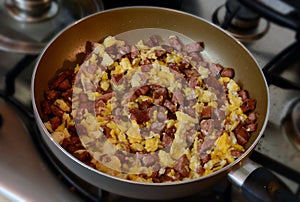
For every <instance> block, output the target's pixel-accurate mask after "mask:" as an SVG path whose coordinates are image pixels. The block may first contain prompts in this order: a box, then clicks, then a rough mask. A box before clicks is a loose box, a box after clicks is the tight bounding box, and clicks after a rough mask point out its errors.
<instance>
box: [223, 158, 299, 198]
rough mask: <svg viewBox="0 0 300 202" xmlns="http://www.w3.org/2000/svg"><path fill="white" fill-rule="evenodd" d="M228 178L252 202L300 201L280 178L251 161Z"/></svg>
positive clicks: (232, 172)
mask: <svg viewBox="0 0 300 202" xmlns="http://www.w3.org/2000/svg"><path fill="white" fill-rule="evenodd" d="M228 178H229V181H230V182H232V184H234V185H237V186H238V187H240V188H241V190H242V192H243V194H244V195H245V197H247V198H248V199H249V200H250V201H261V202H271V201H276V202H284V201H289V202H299V201H300V200H299V199H298V197H297V196H296V195H295V194H294V193H293V192H292V191H291V190H290V189H289V188H288V187H287V186H286V185H285V184H284V183H283V182H282V181H281V180H280V179H279V178H278V177H276V176H275V175H274V174H273V173H272V172H270V171H269V170H268V169H266V168H264V167H262V166H261V165H259V164H257V163H255V162H253V161H251V160H250V159H246V160H245V161H244V162H243V166H242V167H241V168H238V169H235V170H232V171H231V172H230V173H229V174H228Z"/></svg>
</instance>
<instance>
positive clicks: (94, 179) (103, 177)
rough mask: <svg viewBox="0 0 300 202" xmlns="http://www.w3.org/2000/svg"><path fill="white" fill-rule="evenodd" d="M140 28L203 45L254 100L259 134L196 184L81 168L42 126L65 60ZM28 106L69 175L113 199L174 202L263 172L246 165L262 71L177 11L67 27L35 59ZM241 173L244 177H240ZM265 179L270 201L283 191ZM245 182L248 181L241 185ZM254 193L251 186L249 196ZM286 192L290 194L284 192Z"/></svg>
mask: <svg viewBox="0 0 300 202" xmlns="http://www.w3.org/2000/svg"><path fill="white" fill-rule="evenodd" d="M141 28H159V29H165V30H171V31H174V32H178V33H181V34H182V35H184V36H187V37H188V38H190V39H192V40H194V41H204V43H205V51H206V52H207V54H208V55H209V57H210V59H211V60H212V61H214V62H215V63H220V64H222V65H223V66H226V67H234V68H235V80H236V82H238V83H239V84H240V85H242V87H243V88H244V89H247V90H248V91H249V92H250V96H251V97H252V98H254V99H256V100H257V107H256V111H257V112H258V113H259V119H258V127H257V130H256V132H255V133H253V134H252V136H251V138H250V140H249V142H248V143H247V144H246V152H245V153H244V154H243V155H241V156H240V157H239V158H238V159H237V160H236V161H234V162H233V163H231V164H229V165H227V166H226V167H224V168H222V169H220V170H218V171H216V172H214V173H212V174H210V175H207V176H204V177H201V178H199V179H193V180H188V181H182V182H172V183H144V182H134V181H129V180H124V179H119V178H117V177H114V176H110V175H108V174H106V173H102V172H100V171H97V170H95V169H93V168H91V167H89V166H87V165H85V164H83V163H82V162H80V161H79V160H77V159H76V158H74V157H73V156H72V155H70V154H69V153H68V152H66V151H65V150H64V149H63V148H62V147H61V146H60V145H59V144H58V143H56V142H55V141H54V140H53V138H52V137H51V134H50V133H49V132H48V131H47V129H46V128H45V126H44V124H43V121H42V119H41V109H40V103H41V101H42V100H43V98H44V97H43V96H44V92H45V90H46V89H47V88H48V82H49V81H50V80H51V79H52V78H53V77H54V75H55V74H56V73H57V71H59V70H60V68H61V67H62V66H63V63H64V62H65V61H75V60H76V57H77V56H78V54H79V53H81V52H84V51H85V44H86V42H87V41H95V42H96V41H100V40H102V39H104V38H105V37H107V36H109V35H118V34H120V33H124V32H127V31H130V30H134V29H141ZM32 104H33V108H34V114H35V118H36V122H37V125H38V127H39V130H40V132H41V136H42V138H43V140H44V141H45V143H46V145H47V146H48V147H49V149H50V150H51V152H53V154H54V155H55V156H56V157H57V158H58V160H59V161H60V162H61V163H62V164H63V165H64V166H66V167H67V168H68V169H69V170H70V172H72V173H73V174H75V175H77V176H78V177H80V178H81V179H83V180H85V181H86V182H88V183H90V184H92V185H94V186H96V187H98V188H99V189H103V190H106V191H109V192H112V193H115V194H119V195H123V196H127V197H132V198H139V199H170V198H178V197H183V196H187V195H190V194H194V193H197V192H202V191H205V190H207V189H209V188H211V186H213V185H214V184H216V183H218V181H219V180H222V179H224V178H226V177H229V178H230V179H231V181H232V182H237V183H238V184H239V185H241V186H244V185H246V184H247V183H244V181H247V180H248V179H250V178H251V179H252V178H253V177H255V176H256V175H253V172H252V171H254V172H255V171H256V172H258V174H257V175H259V174H260V173H261V172H260V170H261V169H256V168H257V167H256V166H254V164H252V163H251V162H249V160H248V158H247V157H248V156H249V155H250V153H251V151H253V149H254V148H255V146H256V145H257V143H258V141H259V139H260V137H261V136H262V134H263V131H264V129H265V127H266V124H267V118H268V111H269V92H268V87H267V84H266V80H265V78H264V76H263V74H262V71H261V69H260V68H259V66H258V64H257V62H256V61H255V60H254V58H253V57H252V56H251V54H250V53H249V52H248V51H247V50H246V49H245V48H244V46H243V45H242V44H240V43H239V42H238V41H237V40H235V39H234V38H232V37H231V36H230V35H228V34H227V33H225V32H224V31H222V30H221V29H219V28H218V27H216V26H214V25H212V24H211V23H209V22H207V21H205V20H203V19H201V18H199V17H196V16H193V15H190V14H187V13H184V12H181V11H177V10H171V9H166V8H158V7H124V8H118V9H112V10H106V11H103V12H99V13H96V14H93V15H91V16H88V17H86V18H83V19H81V20H79V21H78V22H76V23H74V24H72V25H70V26H69V27H67V28H66V29H65V30H63V31H62V32H61V33H59V34H58V35H57V36H56V37H55V38H54V39H53V40H52V41H51V42H50V43H49V44H48V45H47V47H46V48H45V49H44V51H43V52H42V54H41V55H40V57H39V59H38V62H37V64H36V67H35V69H34V73H33V77H32ZM257 170H259V171H257ZM228 173H229V174H228ZM244 173H246V175H243V176H244V177H241V175H242V174H244ZM268 174H270V173H268ZM263 175H265V174H263ZM268 176H271V178H268V179H267V180H266V181H264V182H263V183H264V184H263V185H261V186H260V187H261V188H262V191H266V192H268V191H269V193H267V195H262V197H269V198H270V199H272V197H274V193H275V192H276V191H278V190H279V191H281V190H284V186H282V185H280V184H279V181H278V180H273V179H274V178H273V175H271V174H270V175H268ZM246 178H247V180H244V179H246ZM240 179H242V182H241V181H240ZM258 179H260V175H259V177H258ZM259 181H260V182H261V181H262V180H259ZM253 182H256V180H255V179H254V180H251V183H250V184H252V183H253ZM270 182H272V183H273V184H272V185H274V184H276V186H274V187H272V188H273V189H272V188H271V189H268V190H267V189H266V188H264V186H265V187H266V186H268V184H269V183H270ZM250 187H251V186H250ZM254 187H255V188H256V189H258V187H256V186H254ZM246 190H247V189H246ZM252 191H253V187H252V188H251V189H250V191H248V192H247V193H250V192H252ZM254 192H256V190H254ZM286 192H288V191H285V192H284V193H286ZM276 193H277V192H276ZM255 197H256V196H255ZM291 197H293V196H291ZM265 199H266V198H265Z"/></svg>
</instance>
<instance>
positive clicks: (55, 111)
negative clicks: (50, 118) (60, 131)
mask: <svg viewBox="0 0 300 202" xmlns="http://www.w3.org/2000/svg"><path fill="white" fill-rule="evenodd" d="M50 108H51V112H52V113H53V114H54V115H55V116H58V117H60V118H61V117H62V116H63V115H64V111H63V110H61V109H60V108H59V107H57V106H55V105H51V106H50Z"/></svg>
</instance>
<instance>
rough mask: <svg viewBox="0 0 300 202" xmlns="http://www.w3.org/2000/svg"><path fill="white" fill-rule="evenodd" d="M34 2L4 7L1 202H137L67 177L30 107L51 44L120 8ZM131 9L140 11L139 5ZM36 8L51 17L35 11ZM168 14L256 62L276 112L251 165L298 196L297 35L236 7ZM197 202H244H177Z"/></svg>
mask: <svg viewBox="0 0 300 202" xmlns="http://www.w3.org/2000/svg"><path fill="white" fill-rule="evenodd" d="M24 2H25V3H27V4H25V3H24ZM32 2H35V1H16V0H10V1H9V0H7V1H1V0H0V11H1V12H0V16H1V18H0V25H1V26H2V25H3V26H2V27H4V29H1V30H0V82H1V84H0V85H1V86H0V92H1V99H0V115H1V117H0V159H1V162H0V179H1V180H0V202H2V201H140V200H134V199H128V198H124V197H121V196H116V195H114V194H110V193H107V192H105V191H101V190H98V189H95V188H94V187H93V186H90V185H89V184H86V183H85V182H84V181H82V179H78V178H77V177H76V176H73V175H72V174H70V173H69V172H68V170H66V169H65V168H64V167H63V165H61V164H60V163H59V162H58V161H57V160H56V159H55V156H53V155H52V154H51V152H49V151H48V149H47V147H46V146H45V145H44V144H43V142H42V140H41V139H40V138H39V134H38V131H37V129H36V127H35V125H34V117H33V116H32V111H31V104H30V103H31V92H30V84H31V75H32V71H33V68H34V65H35V62H36V59H37V57H38V54H39V53H40V52H41V50H42V48H43V47H44V46H45V44H46V43H47V42H48V41H49V39H51V37H53V36H54V35H55V34H56V33H58V32H59V31H60V30H61V29H63V28H64V27H66V26H67V25H69V24H71V23H73V22H74V21H76V20H77V19H80V18H82V17H84V16H86V15H88V14H92V13H94V12H99V11H101V10H103V9H109V8H112V7H116V6H119V4H117V2H118V1H115V4H113V3H111V1H103V2H102V1H85V3H83V2H84V1H75V2H76V3H75V4H72V1H71V0H68V1H43V2H45V4H42V5H35V4H30V3H32ZM36 2H37V1H36ZM109 2H110V3H109ZM145 2H147V1H145ZM153 2H155V4H154V6H157V5H159V1H153ZM244 2H245V4H247V1H244ZM259 2H260V3H261V2H262V3H264V2H268V1H259ZM269 2H270V1H269ZM131 3H132V4H138V1H132V2H131ZM173 3H174V2H173ZM145 4H146V3H145ZM69 5H73V6H69ZM150 5H151V4H150ZM179 5H180V6H179ZM24 6H29V7H25V8H24ZM35 6H38V7H39V8H42V9H39V10H43V9H45V10H47V13H40V12H37V11H36V10H35V11H32V9H33V8H35ZM163 6H166V7H171V8H174V9H180V10H182V11H185V12H188V13H191V14H194V15H196V16H200V17H202V18H204V19H207V20H208V21H211V22H212V23H215V24H217V25H218V26H221V27H222V28H223V29H225V30H227V31H228V32H229V33H231V34H232V35H233V36H235V37H236V38H237V39H238V40H240V41H241V43H243V44H244V45H245V46H246V48H247V49H248V50H249V51H250V52H251V54H253V56H254V58H255V59H256V60H257V62H258V64H259V65H260V67H261V68H262V69H263V72H264V73H265V76H266V78H267V80H268V83H269V84H270V85H269V89H270V101H271V107H270V116H269V122H268V125H267V128H266V130H265V132H264V135H263V137H262V138H261V140H260V142H259V144H258V145H257V147H256V149H255V151H254V152H253V153H252V155H251V156H250V158H251V159H252V160H254V161H255V162H257V163H259V164H261V165H263V166H264V167H266V168H269V169H270V170H272V171H273V172H274V173H275V174H276V175H278V176H279V177H280V178H281V179H282V180H283V181H284V182H285V183H286V184H287V185H288V186H289V188H290V189H291V190H292V191H293V192H294V193H295V194H297V195H299V192H300V188H299V184H300V171H299V168H300V136H299V131H300V128H299V127H300V126H299V123H300V122H299V120H300V112H299V110H300V106H299V103H300V93H299V89H300V78H299V77H300V67H299V66H300V65H299V64H300V61H299V60H300V59H299V57H297V53H299V49H300V46H299V42H298V41H299V39H298V40H297V37H298V38H299V35H298V36H297V31H295V30H294V29H293V27H291V26H288V27H286V26H284V25H283V24H280V23H278V22H277V21H276V20H275V21H274V20H272V18H270V16H265V15H264V14H262V13H260V14H257V13H256V12H253V11H251V10H249V9H248V7H247V8H245V7H243V8H242V10H239V9H237V5H236V1H230V0H228V1H221V0H210V1H205V0H194V1H189V0H182V1H176V5H173V4H172V5H171V4H168V3H166V4H165V5H163ZM248 6H249V7H251V5H248ZM291 8H292V7H288V6H286V5H285V7H284V9H282V10H284V11H285V12H287V10H288V9H289V10H290V11H291ZM28 9H29V11H28ZM245 10H246V11H245ZM16 11H18V13H16ZM66 14H67V15H66ZM63 16H68V17H67V18H64V17H63ZM261 16H263V17H261ZM269 19H271V20H269ZM7 22H9V23H7ZM274 22H276V23H274ZM46 28H47V29H46ZM18 44H19V46H18ZM20 44H21V45H20ZM200 198H201V199H202V200H204V201H247V200H246V199H244V197H243V196H241V194H240V191H239V190H238V189H236V188H234V187H231V185H230V183H229V182H228V181H227V180H224V182H222V183H220V184H218V185H217V186H216V187H215V190H212V191H211V193H209V194H202V193H201V194H200V195H198V194H196V195H195V196H189V197H187V198H183V199H178V200H177V199H176V200H174V201H198V200H199V199H200Z"/></svg>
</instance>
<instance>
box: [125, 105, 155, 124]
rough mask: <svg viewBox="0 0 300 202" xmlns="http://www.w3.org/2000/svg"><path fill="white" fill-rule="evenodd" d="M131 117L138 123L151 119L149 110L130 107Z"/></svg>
mask: <svg viewBox="0 0 300 202" xmlns="http://www.w3.org/2000/svg"><path fill="white" fill-rule="evenodd" d="M129 113H130V118H131V119H132V120H136V122H137V123H138V124H143V123H146V122H147V121H149V120H150V116H149V113H148V112H147V110H139V109H136V108H132V109H129Z"/></svg>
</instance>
